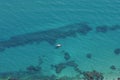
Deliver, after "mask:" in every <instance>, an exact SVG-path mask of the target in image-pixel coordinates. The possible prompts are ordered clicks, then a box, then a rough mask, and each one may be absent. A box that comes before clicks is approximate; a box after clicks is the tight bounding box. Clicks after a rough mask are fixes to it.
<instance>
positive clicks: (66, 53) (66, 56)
mask: <svg viewBox="0 0 120 80" xmlns="http://www.w3.org/2000/svg"><path fill="white" fill-rule="evenodd" d="M70 58H71V57H70V54H69V53H68V52H65V53H64V59H65V60H66V61H67V60H69V59H70Z"/></svg>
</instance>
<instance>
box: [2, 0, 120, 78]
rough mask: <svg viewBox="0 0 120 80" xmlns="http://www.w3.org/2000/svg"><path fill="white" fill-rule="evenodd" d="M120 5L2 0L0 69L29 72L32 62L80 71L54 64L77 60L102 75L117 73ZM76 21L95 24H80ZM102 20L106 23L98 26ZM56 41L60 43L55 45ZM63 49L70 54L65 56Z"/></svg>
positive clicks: (113, 0) (44, 69)
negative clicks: (66, 57) (27, 70)
mask: <svg viewBox="0 0 120 80" xmlns="http://www.w3.org/2000/svg"><path fill="white" fill-rule="evenodd" d="M119 8H120V1H119V0H106V1H105V0H100V1H97V0H92V1H91V0H69V1H66V0H61V1H56V0H52V1H50V0H43V1H42V0H26V1H25V0H18V1H15V0H10V1H9V0H0V73H1V75H2V76H3V73H5V74H6V75H7V74H8V73H9V72H11V73H14V72H16V71H17V73H20V72H21V71H22V72H23V73H22V74H27V73H28V72H26V68H28V67H29V66H30V65H33V66H39V67H41V70H40V72H39V71H38V72H39V74H41V75H47V76H49V75H55V76H57V78H58V77H63V76H68V77H74V76H76V75H82V74H79V73H78V72H76V71H75V70H74V67H73V66H70V65H68V66H67V67H66V68H64V69H62V70H61V72H60V73H56V71H55V69H56V67H55V65H57V64H59V63H66V62H69V61H75V64H77V65H78V66H77V67H78V68H79V69H80V70H81V71H92V70H96V71H98V72H101V73H103V76H104V80H113V79H117V78H118V77H120V73H119V72H120V63H119V61H120V54H115V53H114V50H115V49H117V48H120V45H119V44H120V40H119V39H120V23H119V21H120V14H119V13H120V9H119ZM77 23H79V24H84V25H82V27H86V26H89V27H90V28H91V30H90V31H89V30H88V31H87V30H86V28H85V29H81V27H79V28H78V27H77V26H78V25H77ZM116 25H118V26H116ZM80 26H81V25H80ZM98 26H100V28H101V27H102V29H99V30H98V29H97V30H96V28H98ZM105 26H107V27H105ZM87 29H88V28H87ZM81 30H82V31H81ZM35 33H36V34H35ZM38 33H39V34H38ZM41 34H42V35H41ZM26 35H27V36H26ZM46 36H47V37H46ZM13 37H17V38H13ZM38 37H39V38H38ZM41 39H42V40H41ZM58 43H60V44H61V45H62V47H60V48H55V47H56V46H55V45H56V44H58ZM3 48H5V50H3ZM65 52H67V53H69V55H70V59H69V60H67V61H66V60H65V58H64V53H65ZM86 54H90V56H91V57H90V58H89V57H87V56H86ZM51 65H52V66H51ZM112 65H114V66H115V69H111V68H110V67H111V66H112ZM24 72H26V73H24ZM38 72H37V74H38ZM17 73H15V74H16V75H17ZM73 73H74V75H73ZM5 74H4V75H5ZM32 74H33V75H34V74H36V72H35V73H32ZM11 75H13V74H11ZM16 75H15V76H16ZM8 76H10V75H9V74H8V75H7V77H8ZM27 76H29V75H28V74H27ZM30 76H31V75H30ZM22 77H24V76H22ZM2 80H3V79H2ZM21 80H22V79H21ZM29 80H30V79H29ZM31 80H35V79H33V78H31ZM63 80H64V79H63ZM81 80H82V79H81Z"/></svg>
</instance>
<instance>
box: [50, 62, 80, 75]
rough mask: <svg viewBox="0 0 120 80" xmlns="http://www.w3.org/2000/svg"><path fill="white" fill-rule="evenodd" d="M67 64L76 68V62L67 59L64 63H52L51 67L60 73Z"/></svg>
mask: <svg viewBox="0 0 120 80" xmlns="http://www.w3.org/2000/svg"><path fill="white" fill-rule="evenodd" d="M68 66H70V67H73V68H74V70H75V69H76V70H78V69H77V67H78V64H76V63H75V61H68V62H65V63H59V64H56V65H52V67H54V68H55V72H56V73H60V72H61V71H62V70H63V69H65V68H66V67H68ZM76 70H75V71H76Z"/></svg>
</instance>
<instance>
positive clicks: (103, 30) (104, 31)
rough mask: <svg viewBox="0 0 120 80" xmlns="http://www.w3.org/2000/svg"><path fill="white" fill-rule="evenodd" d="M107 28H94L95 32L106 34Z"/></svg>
mask: <svg viewBox="0 0 120 80" xmlns="http://www.w3.org/2000/svg"><path fill="white" fill-rule="evenodd" d="M108 29H109V28H108V26H98V27H96V32H102V33H106V32H107V31H108Z"/></svg>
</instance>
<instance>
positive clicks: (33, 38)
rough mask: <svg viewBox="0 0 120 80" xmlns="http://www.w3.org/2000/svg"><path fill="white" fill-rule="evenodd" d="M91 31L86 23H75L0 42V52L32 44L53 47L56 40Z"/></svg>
mask: <svg viewBox="0 0 120 80" xmlns="http://www.w3.org/2000/svg"><path fill="white" fill-rule="evenodd" d="M91 30H92V28H91V27H89V26H88V25H87V24H86V23H76V24H71V25H67V26H63V27H60V28H56V29H50V30H46V31H38V32H33V33H26V34H22V35H16V36H12V37H11V38H10V39H8V40H5V41H0V51H4V50H5V49H6V48H10V47H17V46H22V45H26V44H31V43H34V42H43V41H46V42H48V43H49V44H51V45H54V44H55V43H56V41H57V40H58V39H64V38H66V37H73V36H75V35H76V34H81V35H86V34H87V33H88V32H90V31H91Z"/></svg>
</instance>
